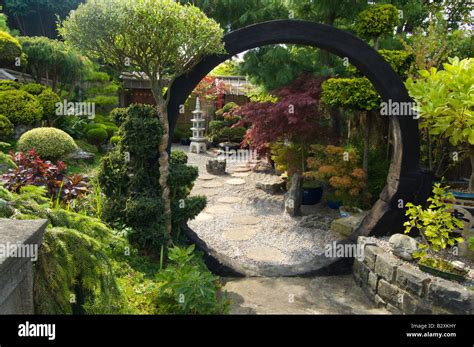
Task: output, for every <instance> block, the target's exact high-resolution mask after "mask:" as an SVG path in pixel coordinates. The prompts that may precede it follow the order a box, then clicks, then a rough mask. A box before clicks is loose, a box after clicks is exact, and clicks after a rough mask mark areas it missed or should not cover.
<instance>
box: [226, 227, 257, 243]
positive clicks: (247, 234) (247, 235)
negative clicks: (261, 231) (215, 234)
mask: <svg viewBox="0 0 474 347" xmlns="http://www.w3.org/2000/svg"><path fill="white" fill-rule="evenodd" d="M256 234H257V229H255V228H249V227H237V228H232V229H227V230H224V232H223V236H224V238H225V239H227V240H229V241H245V240H250V239H252V238H254V237H255V235H256Z"/></svg>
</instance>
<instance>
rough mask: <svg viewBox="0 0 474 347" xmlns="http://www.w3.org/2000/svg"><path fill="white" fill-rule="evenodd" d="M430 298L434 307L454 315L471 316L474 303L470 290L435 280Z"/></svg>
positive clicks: (430, 287) (448, 282) (438, 279)
mask: <svg viewBox="0 0 474 347" xmlns="http://www.w3.org/2000/svg"><path fill="white" fill-rule="evenodd" d="M428 293H429V294H428V298H429V299H430V300H432V301H433V306H438V307H441V308H443V309H445V310H447V311H449V312H450V313H454V314H470V312H471V310H472V309H473V304H474V302H473V301H472V297H471V296H470V293H469V290H468V289H466V288H465V287H464V286H462V285H460V284H458V283H454V282H451V281H447V280H444V279H441V278H437V279H435V280H433V281H432V282H431V284H430V286H429V292H428Z"/></svg>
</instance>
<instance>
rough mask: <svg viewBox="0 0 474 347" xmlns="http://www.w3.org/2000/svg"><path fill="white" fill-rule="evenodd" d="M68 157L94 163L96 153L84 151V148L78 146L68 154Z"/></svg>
mask: <svg viewBox="0 0 474 347" xmlns="http://www.w3.org/2000/svg"><path fill="white" fill-rule="evenodd" d="M67 159H69V160H73V161H85V162H88V163H92V162H93V161H94V159H95V154H94V153H90V152H86V151H83V150H82V149H80V148H78V149H77V150H76V151H74V152H72V153H71V154H69V155H68V156H67Z"/></svg>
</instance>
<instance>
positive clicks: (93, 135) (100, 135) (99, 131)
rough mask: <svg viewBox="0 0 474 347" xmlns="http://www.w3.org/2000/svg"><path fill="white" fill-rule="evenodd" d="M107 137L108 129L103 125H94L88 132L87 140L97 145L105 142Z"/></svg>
mask: <svg viewBox="0 0 474 347" xmlns="http://www.w3.org/2000/svg"><path fill="white" fill-rule="evenodd" d="M107 137H108V135H107V130H106V129H104V128H102V127H94V128H92V129H89V130H87V132H86V138H87V141H89V142H90V143H92V144H93V145H96V146H100V145H101V144H103V143H104V142H105V141H106V140H107Z"/></svg>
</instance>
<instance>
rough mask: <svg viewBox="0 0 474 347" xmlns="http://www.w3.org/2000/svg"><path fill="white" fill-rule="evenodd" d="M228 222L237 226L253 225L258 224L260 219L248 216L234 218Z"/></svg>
mask: <svg viewBox="0 0 474 347" xmlns="http://www.w3.org/2000/svg"><path fill="white" fill-rule="evenodd" d="M230 222H231V223H232V224H237V225H255V224H258V223H260V218H258V217H254V216H248V215H243V216H234V217H232V218H231V219H230Z"/></svg>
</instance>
